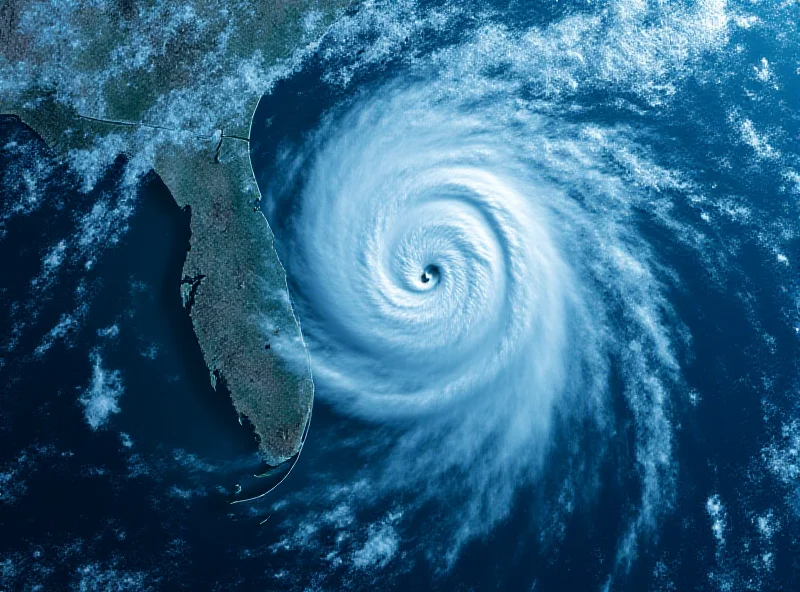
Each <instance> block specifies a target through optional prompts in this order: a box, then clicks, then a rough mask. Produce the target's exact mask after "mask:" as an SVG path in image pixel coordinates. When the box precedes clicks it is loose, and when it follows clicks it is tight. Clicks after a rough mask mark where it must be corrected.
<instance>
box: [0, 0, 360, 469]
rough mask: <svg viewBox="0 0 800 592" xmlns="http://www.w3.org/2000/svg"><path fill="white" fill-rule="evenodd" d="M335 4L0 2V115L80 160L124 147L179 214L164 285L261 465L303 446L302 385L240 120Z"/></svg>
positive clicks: (290, 316)
mask: <svg viewBox="0 0 800 592" xmlns="http://www.w3.org/2000/svg"><path fill="white" fill-rule="evenodd" d="M346 4H347V3H346V2H344V1H341V0H339V1H337V0H330V1H309V0H295V1H290V2H280V1H269V2H258V1H257V0H250V1H245V2H236V3H230V2H218V1H214V0H208V1H206V0H198V1H194V2H192V1H189V2H180V3H178V2H175V3H171V2H161V1H152V0H112V1H107V2H106V1H99V2H77V3H62V2H58V1H56V0H52V1H51V2H35V1H33V0H5V1H4V2H3V3H2V4H0V113H4V114H10V115H15V116H17V117H19V119H20V120H21V121H22V122H23V123H25V124H26V125H28V126H29V127H31V128H32V129H33V130H34V131H35V132H36V133H38V134H39V135H40V136H41V137H42V138H43V139H44V140H45V141H46V142H47V144H48V145H49V146H50V147H51V148H52V149H53V150H55V151H56V153H57V154H59V155H60V156H61V157H63V158H64V159H66V160H67V161H68V162H70V163H74V164H75V166H76V167H77V168H78V169H86V170H88V171H91V170H93V169H95V168H97V167H102V166H104V165H105V164H108V163H110V162H113V160H114V159H115V158H117V157H118V155H119V154H124V155H125V156H126V157H127V158H128V159H129V161H130V167H129V172H130V174H131V175H134V176H135V175H136V174H142V173H143V172H146V171H148V170H154V171H155V172H156V173H157V174H158V175H159V176H160V177H161V178H162V179H163V181H164V183H165V184H166V186H167V187H168V188H169V190H170V192H171V194H172V195H173V197H174V198H175V201H176V202H177V203H178V205H179V206H181V207H182V208H186V209H188V210H189V211H190V213H191V223H190V224H191V240H190V246H189V250H188V252H187V255H186V261H185V264H184V268H183V277H181V278H176V279H175V284H176V289H178V288H179V289H180V291H181V295H182V298H183V302H184V306H185V307H186V309H187V311H188V313H189V314H190V315H191V319H192V323H193V326H194V330H195V333H196V335H197V339H198V342H199V344H200V347H201V350H202V352H203V356H204V359H205V362H206V364H207V366H208V369H209V374H210V377H211V381H212V384H214V386H215V387H217V386H218V383H219V382H220V381H224V383H225V384H226V386H227V388H228V390H229V391H230V396H231V399H232V402H233V405H234V406H235V408H236V410H237V411H238V413H239V414H240V416H244V417H246V418H247V419H248V420H249V421H250V423H251V424H252V426H253V429H254V431H255V434H256V436H257V439H258V443H259V450H260V452H261V454H262V456H263V458H264V460H265V462H266V463H268V464H270V465H273V466H275V465H278V464H280V463H282V462H284V461H286V460H288V459H290V458H292V457H293V456H295V455H296V454H297V453H298V452H299V450H300V448H301V447H302V443H303V441H304V438H305V433H306V430H307V426H308V423H309V421H310V417H311V410H312V404H313V397H314V387H313V382H312V377H311V371H310V366H309V363H308V355H307V351H306V349H305V344H304V343H303V338H302V333H301V330H300V327H299V324H298V322H297V319H296V318H295V316H294V313H293V310H292V304H291V299H290V297H289V293H288V289H287V285H286V275H285V272H284V269H283V267H282V265H281V262H280V261H279V259H278V256H277V253H276V251H275V249H274V246H273V235H272V232H271V230H270V228H269V225H268V224H267V221H266V219H265V218H264V216H263V214H262V213H261V211H260V209H259V201H260V195H259V190H258V187H257V185H256V181H255V177H254V175H253V171H252V168H251V164H250V153H249V138H250V124H251V120H252V116H253V113H254V112H255V109H256V106H257V104H258V101H259V99H260V98H261V96H262V95H263V93H264V92H267V91H268V90H269V86H270V85H271V84H272V83H273V81H274V79H275V77H276V76H279V75H280V71H281V69H282V68H283V69H285V70H287V71H290V70H291V68H292V67H294V65H295V64H296V63H297V62H298V60H301V59H302V57H303V52H304V51H313V48H314V43H316V42H317V41H316V40H318V39H319V38H320V37H321V35H323V34H324V30H325V27H326V26H327V25H328V24H329V23H330V22H331V21H332V20H333V19H334V18H335V17H336V15H337V14H338V12H337V11H341V10H343V9H345V8H346ZM87 176H88V177H91V173H89V174H88V175H87ZM88 182H90V181H88ZM287 360H294V361H293V362H288V361H287ZM296 360H305V362H304V363H302V362H301V363H297V362H296Z"/></svg>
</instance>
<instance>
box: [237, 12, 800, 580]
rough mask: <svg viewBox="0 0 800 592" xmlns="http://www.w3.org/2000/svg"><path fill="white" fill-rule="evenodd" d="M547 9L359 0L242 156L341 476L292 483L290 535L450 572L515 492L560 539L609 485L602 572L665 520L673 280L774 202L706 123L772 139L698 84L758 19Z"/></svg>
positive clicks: (708, 272)
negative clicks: (351, 464) (734, 178)
mask: <svg viewBox="0 0 800 592" xmlns="http://www.w3.org/2000/svg"><path fill="white" fill-rule="evenodd" d="M556 12H557V11H556ZM545 13H547V16H546V15H545ZM552 17H553V15H551V14H549V13H548V11H547V10H545V9H543V8H542V9H536V8H532V7H530V8H524V7H521V6H516V5H515V6H513V7H508V8H507V10H504V9H500V8H498V7H496V6H489V5H482V4H479V5H478V6H473V5H470V6H469V8H467V7H459V6H454V5H452V4H438V3H434V4H429V3H412V2H402V3H398V4H394V3H393V4H392V5H388V4H382V3H374V4H369V5H368V6H366V7H361V8H360V9H359V10H358V11H354V12H353V13H352V14H349V15H348V16H346V17H344V18H342V19H341V20H340V21H338V22H337V23H336V24H335V25H334V26H333V27H332V28H331V29H330V30H329V31H328V32H327V33H326V36H325V37H324V38H323V40H322V41H321V42H320V45H319V47H317V48H315V50H314V52H313V54H312V56H311V57H309V59H308V60H307V61H305V62H304V63H303V64H302V65H301V66H299V67H298V69H297V71H296V72H295V73H294V74H292V75H291V76H289V77H288V78H287V79H286V80H283V81H281V82H279V83H277V84H276V86H275V88H274V89H273V90H272V91H271V92H270V93H269V94H268V95H267V96H265V98H264V99H263V100H262V104H261V105H260V107H259V110H258V112H257V113H256V117H255V119H254V123H253V128H254V130H256V131H257V132H258V133H262V134H263V138H262V139H261V142H260V143H259V144H257V145H256V146H255V148H254V150H253V158H254V166H255V168H256V171H257V174H258V179H259V184H260V186H261V189H262V193H263V196H264V211H265V213H266V215H267V218H268V220H269V221H270V225H271V226H272V228H273V230H274V231H275V238H276V247H277V249H278V252H279V254H280V256H281V260H282V262H283V264H284V266H285V268H286V272H287V276H288V278H289V288H290V292H291V295H292V300H293V304H294V307H295V311H296V314H297V317H298V320H299V322H300V323H301V326H302V330H303V335H304V338H305V340H306V343H307V345H308V348H309V351H310V355H311V363H312V369H313V374H314V379H315V384H316V393H317V394H316V397H317V406H318V409H319V408H320V407H321V408H322V409H323V411H317V412H316V413H317V414H319V413H324V414H326V418H325V419H324V420H322V421H323V422H324V424H325V426H324V427H322V428H317V430H322V431H323V433H321V434H320V433H319V432H316V435H315V429H314V428H313V427H312V429H311V432H310V436H309V437H310V438H311V441H312V442H313V439H314V438H318V440H317V442H318V444H317V445H318V446H319V448H320V450H321V451H322V452H319V453H318V455H319V456H317V458H318V459H319V460H318V461H316V462H315V461H314V460H312V461H309V462H311V463H312V465H313V467H314V469H313V470H314V471H315V474H317V475H321V476H319V477H317V478H318V479H320V480H321V482H322V483H325V485H324V487H323V488H322V489H323V490H325V491H327V492H328V493H326V494H319V493H317V494H310V493H309V491H308V489H306V490H305V493H304V494H303V493H298V494H296V495H289V496H288V498H287V499H284V500H283V501H281V502H278V503H276V505H275V508H283V509H284V511H285V513H286V515H287V517H286V519H285V520H286V522H285V524H284V526H285V528H286V531H285V532H286V535H285V537H284V539H283V540H282V542H281V543H280V544H279V545H277V546H276V547H274V550H277V549H283V550H289V549H292V550H295V551H301V549H303V548H307V547H308V545H309V544H311V542H312V541H316V544H318V545H319V546H320V548H321V549H327V552H328V553H329V555H328V556H329V557H333V558H339V561H340V562H341V561H342V559H341V558H343V557H345V558H346V557H350V558H351V559H353V558H355V561H356V563H357V564H359V565H360V566H361V567H363V568H365V569H366V567H370V568H376V569H378V571H380V569H381V568H386V566H387V565H392V563H391V562H392V561H393V560H394V561H396V560H397V559H396V558H397V557H398V556H402V557H404V558H405V559H406V560H408V557H409V556H412V555H413V554H414V553H422V555H424V556H425V557H427V562H429V564H432V565H433V566H435V567H436V568H437V569H441V570H444V571H445V572H447V570H449V569H451V568H452V566H453V565H455V564H458V562H459V560H462V561H463V557H464V554H465V553H469V549H470V548H471V547H470V545H471V544H474V543H475V542H476V541H486V540H487V537H488V538H489V539H490V540H491V538H492V537H494V536H500V535H497V534H496V533H497V532H498V529H500V531H503V530H502V529H504V528H508V523H509V520H516V519H517V518H513V517H514V516H518V515H519V512H520V511H522V512H523V513H524V515H525V517H526V518H525V520H526V521H529V525H530V528H531V530H534V531H536V532H538V533H539V535H538V536H537V537H536V540H535V542H534V543H531V544H532V545H533V546H534V547H535V548H536V549H538V551H536V552H535V553H539V554H540V555H542V556H545V557H547V556H552V555H553V554H554V553H556V554H557V553H558V552H557V551H556V549H558V548H561V547H563V546H564V545H569V544H570V543H569V541H570V537H569V536H568V533H569V531H570V528H574V526H572V527H571V526H569V525H570V524H573V525H574V524H575V521H576V520H577V521H578V522H579V523H581V522H580V521H581V520H582V519H585V518H586V516H587V515H592V514H593V513H595V512H597V511H598V510H597V507H598V506H597V504H598V503H599V500H600V499H608V496H609V495H612V496H617V499H616V501H615V503H614V504H612V505H614V507H615V508H616V509H615V510H614V511H613V512H611V514H612V515H613V527H612V528H611V532H613V533H614V534H613V537H612V538H613V540H614V542H613V544H612V545H611V547H610V548H609V550H607V551H604V553H605V554H607V555H608V557H606V558H605V559H603V560H602V561H601V564H602V567H601V568H598V571H599V572H600V573H602V574H604V575H603V576H602V578H601V581H603V582H605V585H607V586H609V585H613V583H614V582H615V581H617V580H616V579H617V578H625V577H627V574H628V573H629V571H630V570H631V569H632V566H633V565H634V564H635V563H636V561H637V558H638V557H639V556H640V555H641V553H642V552H644V551H643V550H647V549H648V548H651V545H652V544H654V542H655V541H657V540H658V539H659V536H660V532H661V530H662V526H663V524H664V522H665V521H669V520H670V519H671V517H672V518H674V514H675V508H676V504H678V503H679V501H678V500H679V498H680V495H679V489H680V485H679V481H680V474H681V472H682V470H683V469H682V468H681V466H680V463H679V462H678V461H677V459H676V450H677V446H678V445H677V442H678V440H679V439H680V438H681V434H680V432H681V430H682V424H683V422H684V421H686V419H685V418H686V415H685V414H686V412H687V409H691V408H692V407H693V406H694V405H696V404H697V400H698V397H699V395H698V391H697V389H696V387H695V386H694V384H695V383H696V381H695V380H694V378H693V376H689V377H687V373H686V370H687V368H688V369H690V370H692V368H693V364H694V360H695V356H696V355H697V347H696V344H695V333H696V330H695V329H693V328H692V327H691V326H690V324H691V323H690V320H692V317H691V314H690V315H689V319H687V318H686V314H685V313H686V306H685V300H684V296H685V295H686V294H691V293H692V292H693V291H696V290H699V288H695V286H696V285H699V284H696V283H695V282H697V277H698V276H703V277H705V281H706V282H709V284H710V285H715V286H716V287H715V288H712V289H714V290H720V289H722V290H723V291H724V290H725V289H726V288H724V287H723V285H724V283H725V280H723V279H720V275H719V272H720V270H721V269H722V268H726V269H728V270H731V269H733V268H735V267H736V263H735V262H734V261H733V260H731V259H730V258H729V256H730V255H732V254H733V253H732V252H731V251H730V250H729V249H727V248H726V246H725V244H726V240H727V239H726V238H725V234H726V230H724V225H725V224H727V222H725V220H728V221H732V220H734V219H735V220H736V223H739V224H742V225H743V226H748V227H751V226H750V225H751V224H753V223H754V222H755V221H756V219H757V218H758V216H759V214H757V213H756V210H755V209H754V207H753V204H748V205H747V206H746V207H743V206H742V204H741V203H738V204H737V203H736V202H735V200H733V199H731V197H730V196H724V195H722V194H720V193H718V192H715V189H717V188H718V185H717V184H716V183H710V182H708V181H707V179H706V178H704V170H705V169H706V168H707V167H709V166H711V167H715V168H716V169H719V163H720V160H719V157H718V156H717V155H715V156H713V157H708V156H707V155H702V154H699V153H698V151H697V145H698V143H701V144H704V145H705V144H711V145H713V144H714V142H719V143H720V144H718V145H728V146H730V145H733V144H735V145H737V146H739V147H744V148H749V149H755V150H756V151H757V154H756V156H755V159H761V160H762V161H763V160H764V159H765V155H766V154H767V152H765V150H766V151H768V150H770V149H772V148H769V149H768V148H766V145H767V142H766V140H765V139H764V137H765V136H763V137H762V136H758V135H757V134H756V137H759V138H761V141H762V143H761V144H758V143H757V142H756V141H754V140H753V135H752V134H750V136H749V137H748V136H747V133H748V132H747V129H750V130H751V131H752V130H753V128H752V127H749V128H748V126H752V121H750V120H748V119H747V118H746V116H745V115H744V114H743V113H742V112H741V111H740V110H737V109H736V108H735V107H733V106H730V107H728V108H727V111H725V110H723V111H721V112H716V111H714V112H712V113H710V114H708V113H702V112H701V110H700V108H699V105H700V104H701V103H702V101H703V100H704V99H703V98H700V97H696V96H694V95H693V94H692V93H694V92H699V91H696V87H698V86H699V87H702V88H706V89H709V88H713V86H714V78H715V77H718V76H721V72H722V71H723V70H724V69H723V65H725V64H727V65H728V66H730V65H731V64H733V63H735V60H736V59H737V58H734V57H732V56H734V55H735V53H736V52H735V50H732V49H731V43H732V42H731V39H732V38H733V37H735V36H737V35H739V34H740V32H743V31H749V29H750V27H751V26H752V25H753V23H754V22H755V21H754V20H752V19H753V18H754V17H748V16H747V15H746V14H744V13H741V12H737V9H736V8H735V7H732V6H729V5H728V4H727V3H726V2H724V1H707V2H699V3H686V4H683V3H675V4H673V5H670V6H666V5H660V4H659V5H658V6H651V5H649V4H647V3H642V2H628V1H620V2H610V3H607V5H604V7H602V8H601V9H599V10H598V11H590V10H588V7H587V10H586V12H583V11H582V10H575V11H572V12H568V13H566V14H562V15H560V17H559V18H555V19H554V20H549V21H548V18H552ZM542 23H546V24H542ZM353 56H356V57H355V58H353ZM732 69H733V70H735V69H736V68H735V67H733V68H732ZM309 85H310V86H311V88H313V89H315V90H314V92H313V93H311V92H307V91H305V92H301V91H300V89H306V88H308V86H309ZM706 92H708V91H706ZM699 94H700V95H702V92H699ZM311 96H313V97H314V98H313V100H312V99H311V98H309V97H311ZM320 97H322V98H320ZM695 101H697V102H695ZM686 105H691V107H690V108H689V109H687V108H686ZM681 110H683V113H684V114H685V117H683V118H679V120H680V121H679V124H667V123H665V122H666V120H667V119H668V118H671V117H678V113H679V112H681ZM746 121H750V123H749V124H748V123H745V122H746ZM743 126H744V127H743ZM724 128H727V129H729V130H730V131H723V129H724ZM298 129H299V130H300V131H298ZM726 133H727V134H729V135H730V134H732V135H733V137H734V139H730V140H725V141H722V140H720V136H721V135H723V134H726ZM700 136H702V137H700ZM257 137H258V136H257ZM692 137H693V138H695V139H694V140H691V141H689V139H688V138H692ZM709 138H712V139H710V140H709ZM759 150H760V152H758V151H759ZM712 151H713V150H712ZM728 158H731V157H728ZM744 158H751V159H752V158H753V157H752V155H750V156H745V157H744ZM712 162H713V163H714V164H710V163H712ZM785 162H788V161H785ZM728 166H729V165H728ZM723 168H725V167H723ZM782 174H783V177H784V178H785V179H788V178H789V177H787V173H786V171H784V172H783V173H782ZM787 187H788V188H789V190H790V191H791V188H790V186H786V185H784V191H785V190H786V188H787ZM745 212H746V213H745ZM717 221H719V223H720V224H722V225H723V226H718V225H717ZM765 236H766V235H762V238H764V237H765ZM784 236H786V235H784ZM776 240H777V239H776ZM767 242H768V241H767ZM773 249H774V247H773ZM772 256H773V257H774V252H773V255H772ZM779 259H780V258H779ZM773 260H774V259H773ZM725 273H728V272H725ZM700 281H701V283H702V281H703V280H700ZM698 293H699V292H698ZM690 298H691V296H690ZM676 302H679V303H681V304H680V306H679V307H677V308H676V304H675V303H676ZM680 309H682V310H680ZM701 332H702V330H701ZM701 353H702V352H701ZM690 374H692V372H690ZM328 414H329V415H328ZM315 421H317V420H315ZM365 451H368V453H369V456H367V454H366V453H365ZM342 456H345V457H351V458H358V459H361V460H360V461H357V462H356V464H357V465H358V466H359V467H360V468H359V469H358V470H357V471H356V472H355V475H353V474H350V473H348V475H347V477H345V476H344V475H341V474H338V473H337V471H335V470H333V469H332V467H333V466H338V465H337V463H336V461H334V460H332V459H334V458H336V457H339V458H341V457H342ZM323 459H327V460H323ZM609 491H610V492H612V493H609ZM604 496H605V498H604ZM387 506H388V507H389V508H390V510H389V511H385V510H384V512H383V515H382V516H381V515H380V512H379V511H378V508H386V507H387ZM289 508H293V509H294V511H290V510H289ZM322 508H325V509H322ZM520 508H522V510H521V509H520ZM294 512H297V513H294ZM289 516H291V517H289ZM420 524H425V527H424V529H425V530H426V533H427V534H426V536H424V537H420V536H419V535H416V536H411V537H410V539H409V537H407V536H406V537H404V533H406V534H407V533H409V532H413V531H414V530H415V529H418V528H419V527H420V526H419V525H420ZM411 525H415V526H413V527H412V526H411ZM504 525H505V526H504ZM298 533H305V534H304V535H303V536H302V537H300V538H297V537H298V536H300V535H299V534H298ZM324 533H327V534H324ZM336 533H338V534H336ZM420 538H423V539H424V542H421V541H420ZM329 539H333V540H334V541H335V543H333V544H328V543H325V542H324V541H326V540H329ZM407 539H409V540H407ZM300 541H302V545H301V544H300ZM521 544H522V543H521ZM312 546H313V545H312ZM523 546H524V545H523ZM526 548H527V547H526ZM532 552H533V551H532ZM332 561H333V563H332V565H333V566H335V565H338V564H337V563H336V560H335V559H334V560H332ZM359 562H360V563H359ZM332 569H333V568H332ZM387 569H388V568H387ZM401 571H402V568H401ZM623 581H624V580H623Z"/></svg>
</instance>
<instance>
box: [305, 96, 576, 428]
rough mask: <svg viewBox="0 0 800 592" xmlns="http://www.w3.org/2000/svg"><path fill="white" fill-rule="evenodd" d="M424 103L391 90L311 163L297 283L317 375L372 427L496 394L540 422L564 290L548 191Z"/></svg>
mask: <svg viewBox="0 0 800 592" xmlns="http://www.w3.org/2000/svg"><path fill="white" fill-rule="evenodd" d="M421 100H422V97H419V96H416V95H415V94H414V93H413V92H411V93H409V92H408V91H405V92H399V91H394V92H392V93H390V96H389V97H387V98H384V99H382V100H379V101H378V102H377V103H374V104H372V105H370V106H368V107H366V108H362V109H359V110H358V111H357V112H354V113H351V114H350V115H348V116H346V117H345V119H344V120H343V121H342V122H340V123H338V124H337V131H336V132H334V134H337V137H335V139H333V140H331V141H329V143H328V144H327V145H326V146H325V147H324V148H322V150H321V152H320V153H319V154H318V155H317V157H316V164H315V166H314V167H313V169H312V173H311V176H310V179H309V181H308V185H307V188H306V192H305V194H304V197H303V204H302V218H301V220H300V221H299V224H298V227H297V232H298V234H299V236H302V237H306V238H310V237H313V239H312V240H308V241H307V242H305V243H304V244H303V245H302V246H299V247H298V248H299V249H301V251H300V252H298V253H297V255H298V257H297V260H298V261H299V262H300V264H299V265H300V266H301V267H299V268H298V269H296V273H298V274H299V276H302V277H306V278H308V281H307V282H304V284H303V294H304V295H307V297H308V304H309V309H312V308H313V312H311V317H310V320H307V321H306V323H308V326H307V330H308V332H309V335H311V336H313V337H312V340H314V348H324V349H325V350H326V351H327V352H328V354H326V355H324V356H315V360H316V362H315V375H316V376H317V378H318V380H320V381H321V382H322V383H323V384H325V388H326V389H330V390H332V391H334V392H336V393H337V396H338V397H340V398H341V402H343V403H344V404H346V405H347V406H348V407H349V408H351V409H352V410H354V411H356V412H357V413H358V414H360V415H363V416H365V417H368V418H378V419H387V418H392V417H402V416H413V415H418V414H421V413H429V412H434V413H445V412H447V410H448V409H452V408H453V407H454V406H459V405H465V404H470V400H471V399H472V398H474V397H476V396H478V397H480V396H484V395H485V394H487V393H489V392H492V394H491V395H487V396H491V397H496V398H497V399H500V400H498V401H497V402H496V404H500V405H503V404H505V405H509V406H510V407H513V406H514V405H515V403H513V402H512V400H517V399H531V402H530V404H531V405H533V406H534V407H536V408H537V409H538V410H539V411H537V414H536V415H537V417H536V421H537V422H542V421H544V420H545V419H546V417H547V414H548V409H549V406H550V403H551V402H552V399H553V396H554V394H555V392H557V391H560V390H562V389H563V380H564V363H565V360H564V342H565V331H566V327H565V325H566V319H565V309H566V307H567V303H566V299H567V292H569V291H570V287H569V285H570V283H571V279H570V274H569V270H568V268H567V267H566V266H565V265H564V264H563V262H562V261H561V259H560V255H559V252H558V248H557V246H556V245H555V244H554V242H553V241H554V238H553V237H552V236H551V234H552V233H551V231H550V230H549V229H548V223H547V220H546V218H547V217H548V213H547V212H546V211H545V209H544V208H543V207H542V204H540V203H537V197H536V194H537V193H543V194H546V193H547V192H548V191H550V192H552V189H548V188H547V187H546V186H543V185H541V184H539V185H538V186H537V184H536V182H535V181H534V180H533V179H527V178H525V175H524V174H520V173H522V170H521V168H520V167H516V168H517V170H514V169H515V166H514V164H513V159H514V155H513V153H512V152H511V151H510V150H508V148H507V147H504V146H502V145H501V144H499V143H498V142H497V139H496V138H492V137H491V135H490V134H489V133H487V130H486V129H485V128H484V127H483V126H481V123H480V122H479V121H478V120H472V119H469V118H463V119H455V120H454V119H452V118H451V117H450V115H451V114H449V113H448V112H446V111H445V110H444V109H442V108H441V107H440V108H434V109H433V110H427V111H426V110H423V109H421V108H420V107H421V106H422V105H423V103H422V102H421ZM398 113H401V114H402V115H401V116H399V117H398ZM338 134H340V135H338ZM316 340H319V342H316ZM509 376H513V377H514V380H513V381H512V382H508V377H509ZM502 399H509V400H507V401H505V402H503V401H501V400H502Z"/></svg>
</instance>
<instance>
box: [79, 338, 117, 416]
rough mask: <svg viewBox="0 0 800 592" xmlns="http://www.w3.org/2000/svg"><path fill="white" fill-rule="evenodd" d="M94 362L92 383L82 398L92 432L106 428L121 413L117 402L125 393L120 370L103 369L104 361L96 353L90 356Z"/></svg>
mask: <svg viewBox="0 0 800 592" xmlns="http://www.w3.org/2000/svg"><path fill="white" fill-rule="evenodd" d="M89 359H90V360H91V361H92V382H91V384H90V385H89V388H88V389H86V391H85V392H84V393H83V396H81V398H80V402H81V404H82V405H83V406H84V407H85V411H84V415H85V417H86V422H87V423H88V424H89V426H91V428H92V430H97V429H99V428H102V427H105V425H106V423H107V422H108V418H109V416H110V415H111V414H113V413H119V412H120V408H119V405H118V404H117V401H118V399H119V397H120V395H122V393H123V390H124V389H123V386H122V376H121V374H120V373H119V371H118V370H113V371H112V370H107V369H105V368H103V359H102V358H101V357H100V354H99V353H97V352H96V351H94V352H92V353H91V355H90V356H89Z"/></svg>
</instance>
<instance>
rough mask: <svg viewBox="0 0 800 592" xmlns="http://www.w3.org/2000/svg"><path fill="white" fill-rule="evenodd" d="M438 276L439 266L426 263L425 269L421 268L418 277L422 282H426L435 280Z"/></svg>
mask: <svg viewBox="0 0 800 592" xmlns="http://www.w3.org/2000/svg"><path fill="white" fill-rule="evenodd" d="M438 277H439V268H438V267H436V266H435V265H428V266H426V267H425V269H423V270H422V275H421V276H420V277H419V279H420V280H421V281H422V283H423V284H427V283H428V282H430V281H431V280H434V281H435V280H436V279H438Z"/></svg>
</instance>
